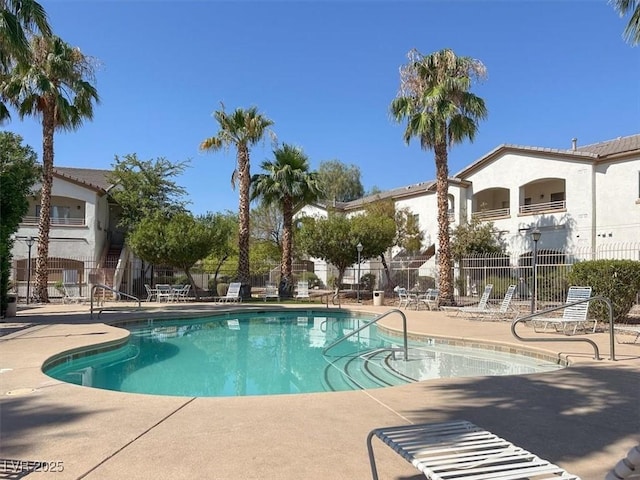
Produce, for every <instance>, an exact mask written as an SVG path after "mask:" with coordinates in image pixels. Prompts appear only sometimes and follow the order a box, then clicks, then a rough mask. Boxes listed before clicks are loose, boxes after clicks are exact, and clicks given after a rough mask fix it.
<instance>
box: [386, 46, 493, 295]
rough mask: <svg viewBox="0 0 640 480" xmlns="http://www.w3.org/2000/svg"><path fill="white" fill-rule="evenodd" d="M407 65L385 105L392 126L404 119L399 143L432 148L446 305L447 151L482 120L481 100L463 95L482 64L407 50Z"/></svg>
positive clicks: (449, 284)
mask: <svg viewBox="0 0 640 480" xmlns="http://www.w3.org/2000/svg"><path fill="white" fill-rule="evenodd" d="M408 57H409V62H408V63H407V64H406V65H404V66H403V67H402V68H401V69H400V91H399V92H398V95H397V97H396V98H395V99H394V100H393V102H392V103H391V114H392V116H393V117H394V119H395V120H396V121H397V122H402V121H403V120H406V122H407V126H406V129H405V131H404V140H405V142H406V143H407V144H409V142H410V141H411V138H413V137H416V138H418V139H419V140H420V146H421V147H422V149H423V150H433V151H434V154H435V163H436V196H437V206H438V240H439V244H438V250H439V252H438V253H439V255H438V270H439V285H438V286H439V288H440V298H441V299H442V303H443V304H444V305H452V304H453V302H454V300H453V271H452V261H451V251H450V247H449V218H448V209H449V203H448V198H447V195H448V189H449V181H448V178H449V166H448V149H449V148H450V147H451V146H453V145H454V144H456V143H461V142H462V141H463V140H465V139H469V140H471V141H473V140H474V138H475V135H476V132H477V130H478V121H479V120H480V119H484V118H486V116H487V109H486V107H485V104H484V101H483V100H482V99H481V98H480V97H477V96H476V95H474V94H472V93H471V92H469V89H470V88H471V84H472V82H473V80H476V79H479V78H483V77H484V76H485V73H486V70H485V67H484V65H483V64H482V63H481V62H480V61H478V60H475V59H472V58H469V57H458V56H456V54H455V53H454V52H453V51H452V50H450V49H443V50H440V51H437V52H434V53H432V54H430V55H426V56H425V55H422V54H421V53H419V52H418V51H416V50H411V51H410V52H409V55H408Z"/></svg>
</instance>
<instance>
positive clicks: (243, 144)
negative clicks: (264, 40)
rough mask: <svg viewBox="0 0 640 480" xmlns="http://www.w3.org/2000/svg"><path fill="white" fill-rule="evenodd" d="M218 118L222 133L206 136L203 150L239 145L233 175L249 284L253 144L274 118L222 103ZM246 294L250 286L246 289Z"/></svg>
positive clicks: (241, 266)
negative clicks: (250, 162)
mask: <svg viewBox="0 0 640 480" xmlns="http://www.w3.org/2000/svg"><path fill="white" fill-rule="evenodd" d="M213 117H214V118H215V119H216V121H217V122H218V126H219V130H218V133H217V134H216V135H215V136H213V137H209V138H207V139H206V140H204V141H203V142H202V143H201V144H200V150H207V151H212V152H216V151H218V150H220V149H222V148H225V147H229V146H232V145H233V146H235V147H236V150H237V153H236V168H235V170H234V171H233V174H232V175H231V186H232V187H233V188H235V185H236V182H237V183H238V184H239V206H238V209H239V211H238V222H239V227H238V229H239V230H238V280H239V281H240V282H241V283H243V284H244V285H247V284H248V282H249V205H250V203H251V200H250V185H251V169H250V164H249V147H251V146H253V145H256V144H257V143H258V142H260V141H261V140H262V138H263V137H264V134H265V133H267V130H268V128H269V127H270V126H271V125H273V122H272V121H271V120H269V119H268V118H266V117H264V116H263V115H261V114H260V113H258V109H257V108H256V107H251V108H249V109H247V110H244V109H242V108H237V109H236V110H235V111H234V112H233V113H231V114H227V112H225V110H224V105H222V109H221V110H217V111H215V112H214V113H213ZM243 293H244V294H246V290H244V291H243Z"/></svg>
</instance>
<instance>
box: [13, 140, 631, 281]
mask: <svg viewBox="0 0 640 480" xmlns="http://www.w3.org/2000/svg"><path fill="white" fill-rule="evenodd" d="M108 173H109V172H108V171H107V170H96V169H88V168H65V167H56V168H55V170H54V180H53V197H52V210H51V233H50V245H49V256H50V257H51V258H52V259H55V260H56V262H57V263H55V262H53V263H54V264H57V265H60V267H59V270H60V272H57V271H55V272H52V275H51V276H50V281H51V282H52V283H53V282H55V281H58V280H60V279H61V278H59V277H61V275H62V273H61V272H62V270H76V271H77V272H78V282H79V283H84V284H87V283H88V282H89V280H90V279H89V278H88V276H89V272H91V271H95V270H96V267H100V268H102V269H103V270H101V271H104V267H105V266H113V265H107V264H108V263H109V262H110V263H111V264H114V263H116V262H117V260H118V258H120V257H121V256H122V255H124V254H125V253H124V251H123V250H122V245H123V234H122V232H120V231H118V229H117V228H116V225H117V212H118V207H117V205H115V204H114V203H113V201H112V200H110V198H109V191H110V189H111V188H112V185H110V183H109V181H108V180H107V174H108ZM380 198H391V199H393V200H394V202H395V204H396V206H397V207H398V208H405V207H406V208H408V209H410V211H412V212H413V213H414V214H415V215H417V216H418V220H419V224H420V227H421V229H422V231H423V233H424V249H425V250H431V251H433V252H435V250H436V249H437V244H438V242H437V219H436V218H437V209H436V194H435V182H434V181H425V182H421V183H417V184H413V185H407V186H404V187H401V188H396V189H393V190H389V191H386V192H382V193H380V194H377V195H374V196H371V197H365V198H363V199H359V200H356V201H353V202H349V203H341V204H338V205H335V207H336V208H338V209H340V210H343V211H345V212H347V213H352V214H355V213H357V212H358V211H360V210H362V208H363V206H364V205H366V204H367V203H368V202H372V201H375V200H377V199H380ZM449 207H450V208H449V217H450V220H451V224H452V227H455V226H456V225H458V224H460V223H463V222H467V221H468V220H469V219H470V218H471V217H474V216H477V217H479V218H481V219H483V220H487V221H492V222H493V223H494V225H495V227H496V229H497V230H499V231H500V232H501V233H502V237H503V239H504V240H505V241H506V243H507V250H508V252H510V253H511V254H513V255H517V254H521V253H522V252H525V251H528V250H530V249H531V242H532V240H531V235H530V234H529V233H530V231H531V230H532V229H533V228H538V229H539V230H540V232H541V238H540V241H539V248H541V249H550V250H551V249H553V250H562V251H569V252H571V251H573V252H579V251H582V252H586V251H595V250H597V249H599V248H603V247H606V246H607V245H622V244H626V245H631V246H633V245H635V246H638V245H640V134H637V135H631V136H628V137H620V138H616V139H613V140H607V141H604V142H600V143H595V144H592V145H580V144H579V143H578V142H577V141H575V140H574V141H573V142H572V143H571V144H570V146H569V148H567V149H564V150H563V149H553V148H544V147H530V146H519V145H509V144H505V145H500V146H498V147H496V148H495V149H494V150H492V151H491V152H489V153H487V154H486V155H484V156H482V157H481V158H479V159H478V160H476V161H475V162H473V163H471V164H470V165H468V166H467V167H465V168H464V169H462V170H461V171H459V172H458V173H456V174H455V175H453V176H452V177H451V178H450V185H449ZM326 211H327V210H326V206H323V205H310V206H307V207H305V208H304V209H303V210H302V212H300V213H301V214H305V215H326ZM38 216H39V197H38V196H37V195H35V196H33V197H32V198H30V206H29V212H28V214H27V216H26V217H25V218H24V220H23V222H22V223H21V225H20V228H19V231H18V232H17V237H18V241H16V242H15V246H14V249H13V259H14V262H15V264H16V267H17V269H16V271H17V272H18V273H17V276H18V282H19V284H23V287H24V282H25V280H26V278H25V276H26V270H27V269H26V262H27V259H28V255H29V249H28V247H27V242H26V241H25V239H27V238H30V237H33V238H37V235H38ZM638 250H640V247H639V248H635V250H633V247H632V248H631V249H630V250H629V251H630V252H631V253H630V255H631V258H633V259H635V260H639V259H640V257H639V256H640V252H639V251H638ZM36 252H37V246H35V245H34V246H33V247H32V254H34V255H35V253H36ZM396 253H398V251H397V249H396V250H394V251H393V252H392V256H393V255H394V254H396ZM316 265H317V267H316V273H317V274H318V275H319V276H320V277H321V278H322V279H323V280H324V281H326V278H323V277H326V276H327V271H328V269H327V267H326V265H325V266H323V265H322V262H317V263H316ZM369 267H370V268H375V267H374V266H373V264H370V265H369ZM421 270H423V271H424V272H425V273H424V275H430V276H435V275H434V274H435V270H436V267H435V258H434V257H432V258H431V259H430V260H428V261H426V262H425V264H424V266H423V267H422V268H421ZM365 272H366V269H365V270H363V272H362V273H363V274H364V273H365ZM50 290H51V289H50Z"/></svg>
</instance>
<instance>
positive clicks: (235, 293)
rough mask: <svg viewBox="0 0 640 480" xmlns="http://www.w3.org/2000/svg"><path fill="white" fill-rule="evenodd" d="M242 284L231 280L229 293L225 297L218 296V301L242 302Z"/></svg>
mask: <svg viewBox="0 0 640 480" xmlns="http://www.w3.org/2000/svg"><path fill="white" fill-rule="evenodd" d="M241 286H242V284H241V283H240V282H231V283H230V284H229V288H228V289H227V294H226V295H225V296H224V297H217V298H216V299H215V301H216V303H228V302H241V301H242V297H241V296H240V287H241Z"/></svg>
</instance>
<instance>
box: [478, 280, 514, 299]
mask: <svg viewBox="0 0 640 480" xmlns="http://www.w3.org/2000/svg"><path fill="white" fill-rule="evenodd" d="M512 282H513V280H512V279H511V278H508V277H493V276H492V277H487V284H489V283H492V284H493V288H492V289H491V298H494V299H495V298H497V299H500V300H502V299H503V298H504V295H505V293H507V288H509V285H511V283H512ZM482 289H483V290H484V286H483V287H482ZM478 290H480V287H478Z"/></svg>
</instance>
